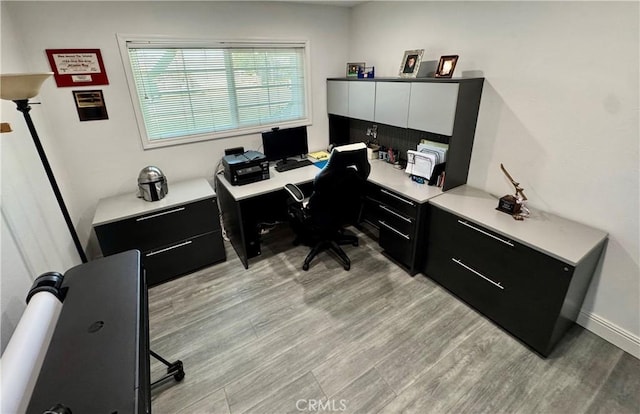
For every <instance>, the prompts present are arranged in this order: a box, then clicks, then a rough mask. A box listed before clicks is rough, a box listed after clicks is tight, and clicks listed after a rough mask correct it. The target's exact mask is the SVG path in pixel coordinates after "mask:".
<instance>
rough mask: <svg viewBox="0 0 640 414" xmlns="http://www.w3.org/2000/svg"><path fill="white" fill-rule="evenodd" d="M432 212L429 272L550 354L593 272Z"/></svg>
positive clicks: (426, 270)
mask: <svg viewBox="0 0 640 414" xmlns="http://www.w3.org/2000/svg"><path fill="white" fill-rule="evenodd" d="M429 216H430V217H429V227H428V228H429V232H428V242H427V246H426V250H427V260H426V261H425V266H424V273H425V274H426V275H427V276H429V277H430V278H432V279H433V280H435V281H436V282H438V283H439V284H441V285H442V286H444V287H445V288H447V289H448V290H449V291H451V292H452V293H454V294H455V295H456V296H458V297H459V298H460V299H462V300H464V301H465V302H467V303H468V304H469V305H471V306H473V307H474V308H476V309H477V310H478V311H479V312H481V313H483V314H484V315H486V316H487V317H488V318H490V319H492V320H493V321H494V322H496V323H497V324H498V325H500V326H501V327H503V328H504V329H505V330H507V331H508V332H510V333H511V334H513V335H514V336H516V337H517V338H519V339H520V340H521V341H523V342H524V343H526V344H527V345H529V346H530V347H531V348H533V349H534V350H535V351H537V352H538V353H539V354H541V355H543V356H547V355H548V354H549V353H550V352H551V350H552V347H553V345H554V344H555V343H556V342H557V340H558V339H559V338H560V337H561V335H562V334H563V333H564V331H565V330H566V329H567V328H568V327H569V325H570V324H571V323H572V322H573V321H575V318H576V316H577V312H578V311H579V308H580V306H581V304H582V300H583V299H584V294H585V293H586V288H587V287H588V281H589V279H590V275H587V273H588V271H585V270H584V269H581V270H580V272H576V268H577V267H576V266H573V265H571V264H569V263H565V262H563V261H561V260H558V259H556V258H554V257H551V256H549V255H547V254H545V253H543V252H540V251H538V250H535V249H533V248H531V247H528V246H525V245H523V244H520V243H518V242H516V241H514V240H511V239H510V238H509V237H508V236H506V235H503V234H498V233H496V232H494V231H492V230H490V229H487V228H485V227H483V226H482V225H480V224H478V223H476V222H473V221H470V220H468V219H464V218H462V217H459V216H457V215H455V214H452V213H449V212H446V211H444V210H442V209H440V208H437V207H434V206H431V207H430V214H429ZM592 256H593V257H591V258H589V259H588V260H589V261H590V262H591V265H590V266H594V265H595V262H596V261H597V257H598V256H599V250H598V251H595V252H593V255H592ZM576 273H579V275H578V277H576Z"/></svg>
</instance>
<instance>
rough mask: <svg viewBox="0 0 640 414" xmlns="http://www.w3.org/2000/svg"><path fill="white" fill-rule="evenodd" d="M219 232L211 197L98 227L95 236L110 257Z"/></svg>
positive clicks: (216, 209)
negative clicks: (126, 251) (119, 253)
mask: <svg viewBox="0 0 640 414" xmlns="http://www.w3.org/2000/svg"><path fill="white" fill-rule="evenodd" d="M219 229H220V223H219V221H218V208H217V206H216V199H215V198H210V199H206V200H202V201H196V202H194V203H188V204H184V205H180V206H174V207H171V208H167V209H164V210H160V211H154V212H152V213H149V214H144V215H140V216H137V217H132V218H128V219H124V220H120V221H116V222H113V223H108V224H105V225H101V226H97V227H96V235H97V236H98V238H99V241H100V248H101V249H102V253H103V254H104V255H110V254H114V253H117V252H121V251H124V250H130V249H138V250H141V251H148V250H151V249H153V248H155V247H159V246H166V245H168V244H172V243H174V242H176V241H180V240H184V239H187V238H189V237H191V236H194V235H198V234H204V233H207V232H210V231H214V230H219Z"/></svg>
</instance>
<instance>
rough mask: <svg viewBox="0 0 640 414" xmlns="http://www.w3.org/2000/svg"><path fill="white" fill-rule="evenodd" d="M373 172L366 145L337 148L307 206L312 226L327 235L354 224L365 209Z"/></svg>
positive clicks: (332, 153)
mask: <svg viewBox="0 0 640 414" xmlns="http://www.w3.org/2000/svg"><path fill="white" fill-rule="evenodd" d="M370 171H371V166H370V165H369V160H368V159H367V147H366V145H365V144H364V143H357V144H348V145H343V146H340V147H335V148H334V149H333V151H331V156H330V157H329V162H327V165H326V166H325V167H324V168H323V169H322V170H321V171H320V172H319V173H318V175H317V176H316V178H315V180H314V182H313V194H312V195H311V197H310V198H309V205H308V208H309V210H310V212H311V217H312V221H313V223H314V224H316V225H317V226H320V227H323V228H324V230H326V231H328V232H331V231H335V230H336V229H337V228H340V227H341V226H343V225H345V224H349V223H353V222H354V221H355V220H356V218H357V216H358V213H359V212H360V208H361V206H362V199H363V197H364V193H365V190H366V181H367V177H368V176H369V172H370Z"/></svg>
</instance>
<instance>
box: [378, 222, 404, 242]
mask: <svg viewBox="0 0 640 414" xmlns="http://www.w3.org/2000/svg"><path fill="white" fill-rule="evenodd" d="M378 223H380V224H382V225H383V226H385V227H386V228H388V229H389V230H391V231H392V232H394V233H396V234H397V235H399V236H402V237H404V238H405V239H407V240H411V237H409V236H407V235H406V234H404V233H402V232H400V231H398V230H396V229H394V228H393V227H391V226H390V225H388V224H387V223H385V222H384V221H382V220H378Z"/></svg>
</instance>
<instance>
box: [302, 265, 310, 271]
mask: <svg viewBox="0 0 640 414" xmlns="http://www.w3.org/2000/svg"><path fill="white" fill-rule="evenodd" d="M302 270H304V271H305V272H306V271H307V270H309V264H308V263H305V264H303V265H302Z"/></svg>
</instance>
